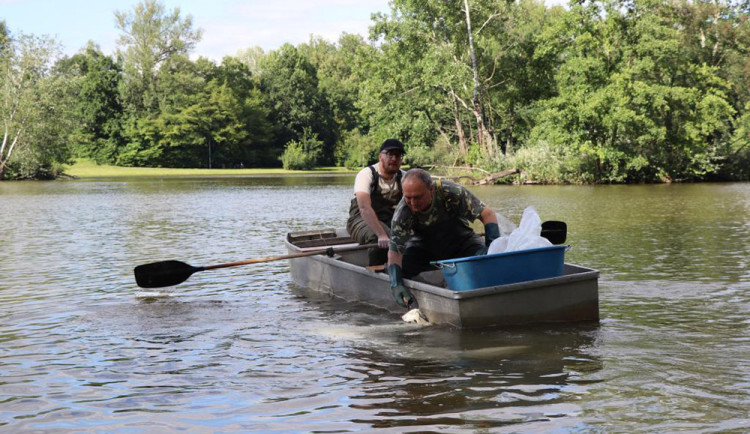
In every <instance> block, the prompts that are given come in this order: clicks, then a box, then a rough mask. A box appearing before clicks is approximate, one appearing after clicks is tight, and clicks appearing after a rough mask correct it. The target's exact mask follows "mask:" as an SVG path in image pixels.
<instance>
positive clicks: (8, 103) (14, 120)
mask: <svg viewBox="0 0 750 434" xmlns="http://www.w3.org/2000/svg"><path fill="white" fill-rule="evenodd" d="M58 53H59V49H58V46H57V44H56V43H55V41H54V40H52V39H49V38H46V37H36V36H33V35H26V34H22V33H21V34H18V35H17V36H15V37H11V36H10V35H8V34H7V33H5V34H4V35H0V92H2V93H1V94H0V98H2V101H0V118H1V119H2V121H3V138H2V144H0V179H4V178H7V177H9V176H12V177H22V178H35V177H45V178H46V177H54V176H56V174H57V172H59V171H60V170H61V168H60V164H61V163H64V162H66V161H67V159H68V158H69V149H68V147H67V136H68V134H69V132H70V131H71V125H70V116H69V110H68V109H67V108H68V106H69V104H70V92H71V89H72V87H73V86H72V83H71V82H70V81H68V80H66V78H65V77H64V76H62V75H59V74H54V73H53V71H52V64H53V61H54V59H55V58H56V56H57V55H58ZM9 169H10V170H9ZM9 171H10V172H12V173H11V174H10V175H9V174H8V172H9Z"/></svg>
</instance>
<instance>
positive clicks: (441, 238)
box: [388, 169, 500, 307]
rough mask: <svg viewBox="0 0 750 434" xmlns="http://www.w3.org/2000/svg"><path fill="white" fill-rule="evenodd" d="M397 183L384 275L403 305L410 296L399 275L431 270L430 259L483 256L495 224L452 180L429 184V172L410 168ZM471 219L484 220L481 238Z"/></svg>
mask: <svg viewBox="0 0 750 434" xmlns="http://www.w3.org/2000/svg"><path fill="white" fill-rule="evenodd" d="M401 186H402V189H403V195H404V196H403V198H402V199H401V201H400V202H399V204H398V206H397V207H396V211H395V212H394V214H393V220H392V222H391V241H390V243H389V246H388V275H389V276H390V278H391V289H392V291H393V296H394V297H395V298H396V302H397V303H398V304H399V305H401V306H403V307H408V306H409V305H410V304H411V303H412V302H413V301H414V299H413V297H412V295H411V294H410V293H409V291H408V290H406V288H405V287H404V285H403V280H402V279H403V278H402V275H403V277H407V278H408V277H412V276H416V275H417V274H419V273H421V272H422V271H426V270H429V269H433V267H432V266H430V261H436V260H442V259H452V258H461V257H466V256H475V255H483V254H486V253H487V247H489V245H490V243H492V241H493V240H495V239H496V238H498V237H499V236H500V228H499V226H498V224H497V216H496V215H495V213H494V211H492V209H490V207H488V206H487V205H485V204H484V203H482V201H480V200H479V199H478V198H477V197H476V196H474V195H473V194H472V193H471V192H470V191H469V190H467V189H466V188H464V187H463V186H461V185H458V184H456V183H454V182H451V181H443V182H440V183H439V184H438V185H435V183H434V182H433V181H432V178H431V177H430V174H429V173H427V172H426V171H424V170H422V169H411V170H409V171H408V172H406V174H405V175H404V176H403V179H402V181H401ZM477 218H478V219H479V220H481V222H482V223H483V224H484V234H485V239H484V241H483V240H482V238H481V237H480V236H479V235H477V234H476V233H475V232H474V230H473V229H471V227H470V226H469V222H471V221H474V220H476V219H477ZM402 269H403V271H402Z"/></svg>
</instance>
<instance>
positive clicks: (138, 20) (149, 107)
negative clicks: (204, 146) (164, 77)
mask: <svg viewBox="0 0 750 434" xmlns="http://www.w3.org/2000/svg"><path fill="white" fill-rule="evenodd" d="M115 19H116V24H117V28H118V29H119V30H120V32H121V35H120V38H119V40H118V45H119V47H120V48H119V49H118V55H119V56H121V57H122V62H123V90H122V93H123V99H124V102H125V104H126V108H128V109H129V110H131V111H132V112H133V113H136V114H137V115H140V114H141V113H149V114H154V113H158V109H159V106H160V103H161V102H162V100H163V97H164V95H160V94H159V93H158V91H157V88H158V84H157V83H156V80H157V77H158V71H159V69H160V67H161V66H162V65H163V64H164V63H165V62H167V61H168V60H169V59H170V58H172V57H174V56H185V55H187V54H188V53H189V52H190V51H191V50H192V49H193V48H194V47H195V44H197V43H198V41H200V38H201V30H194V29H193V20H192V17H191V16H190V15H188V16H187V17H185V18H182V17H181V15H180V9H179V8H174V9H173V10H172V11H171V12H169V13H168V12H167V11H166V10H165V8H164V5H163V4H162V3H161V2H160V1H157V0H146V1H143V2H141V3H138V4H137V5H136V6H135V7H134V8H133V10H132V11H130V12H122V11H116V12H115Z"/></svg>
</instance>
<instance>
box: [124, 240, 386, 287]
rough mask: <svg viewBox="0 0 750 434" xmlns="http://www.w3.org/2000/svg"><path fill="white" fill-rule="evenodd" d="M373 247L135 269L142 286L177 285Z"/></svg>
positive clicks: (178, 262)
mask: <svg viewBox="0 0 750 434" xmlns="http://www.w3.org/2000/svg"><path fill="white" fill-rule="evenodd" d="M371 247H378V245H377V243H374V244H363V245H361V246H354V247H343V248H340V249H334V248H333V247H329V248H327V249H325V250H311V251H309V252H302V253H291V254H289V255H281V256H271V257H267V258H259V259H248V260H245V261H237V262H227V263H225V264H217V265H206V266H203V267H193V266H192V265H189V264H186V263H184V262H180V261H161V262H152V263H150V264H142V265H139V266H137V267H135V270H133V271H134V272H135V282H136V283H137V284H138V286H140V287H141V288H161V287H164V286H172V285H177V284H178V283H182V282H184V281H186V280H188V278H189V277H190V276H192V275H193V273H197V272H199V271H206V270H215V269H217V268H227V267H236V266H239V265H249V264H258V263H261V262H271V261H280V260H282V259H293V258H302V257H305V256H314V255H323V254H325V255H328V256H333V255H334V254H336V253H339V252H352V251H355V250H364V249H369V248H371Z"/></svg>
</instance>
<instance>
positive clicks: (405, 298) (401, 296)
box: [391, 284, 414, 308]
mask: <svg viewBox="0 0 750 434" xmlns="http://www.w3.org/2000/svg"><path fill="white" fill-rule="evenodd" d="M391 292H393V298H395V299H396V303H398V305H399V306H401V307H405V308H408V307H409V306H411V305H412V303H414V297H413V296H412V295H411V293H409V290H408V289H406V287H405V286H404V285H400V284H399V285H396V286H394V287H392V288H391Z"/></svg>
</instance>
